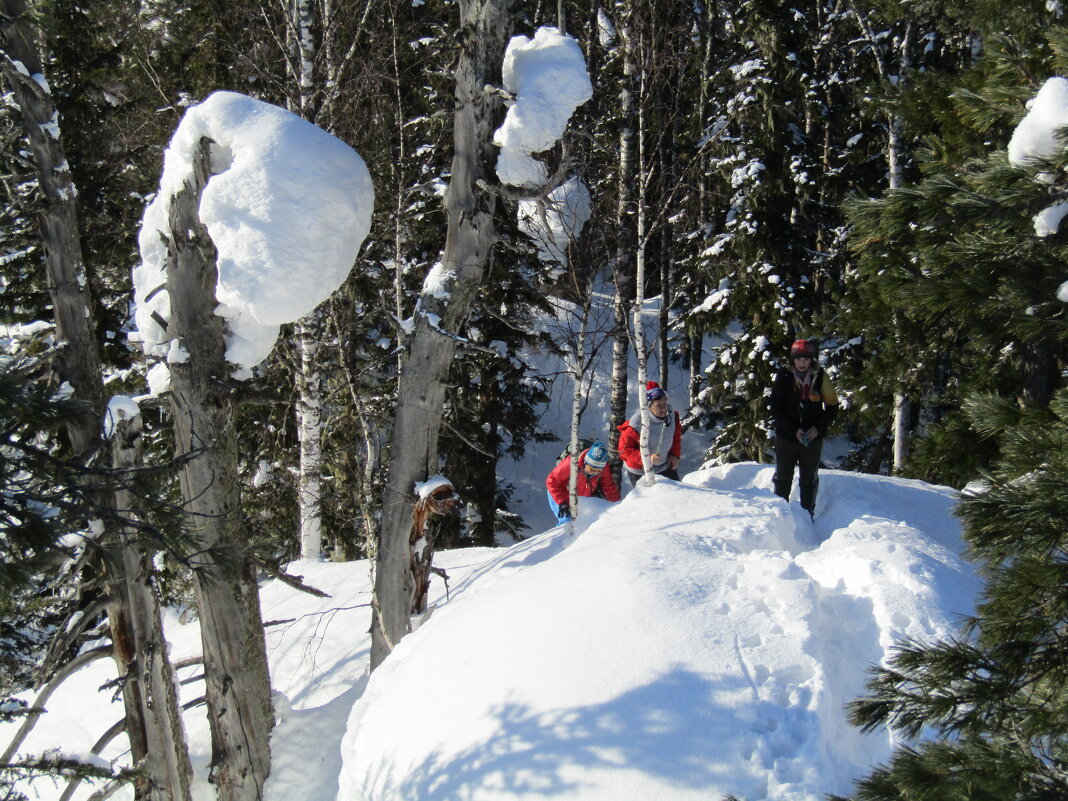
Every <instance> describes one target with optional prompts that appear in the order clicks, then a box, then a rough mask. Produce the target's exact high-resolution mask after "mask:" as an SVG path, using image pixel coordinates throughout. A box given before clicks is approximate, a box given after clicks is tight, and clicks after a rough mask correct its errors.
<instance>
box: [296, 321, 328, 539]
mask: <svg viewBox="0 0 1068 801" xmlns="http://www.w3.org/2000/svg"><path fill="white" fill-rule="evenodd" d="M298 329H299V333H298V336H299V339H300V376H299V379H298V382H297V386H298V387H299V388H300V398H299V399H298V401H297V431H298V435H299V438H300V478H299V482H298V486H297V503H298V506H299V509H300V558H301V559H306V560H317V559H319V558H320V557H321V556H322V540H323V526H322V521H323V504H322V473H323V452H322V439H323V437H322V402H323V380H322V374H321V373H320V372H319V353H320V346H319V338H320V336H321V334H322V325H321V320H320V319H319V316H318V312H312V313H311V314H309V315H308V316H307V317H305V318H304V319H303V320H301V321H300V324H299V326H298Z"/></svg>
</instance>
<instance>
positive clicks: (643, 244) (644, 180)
mask: <svg viewBox="0 0 1068 801" xmlns="http://www.w3.org/2000/svg"><path fill="white" fill-rule="evenodd" d="M641 80H643V78H641V77H640V78H639V81H641ZM639 94H642V93H641V92H640V93H639ZM644 107H645V104H644V103H642V102H639V103H638V137H637V140H638V203H637V214H636V217H637V231H636V234H637V236H636V238H637V243H638V246H637V249H636V251H635V254H634V358H635V361H637V363H638V401H639V403H640V404H641V407H640V408H641V415H642V430H641V434H640V436H639V437H638V444H639V447H640V449H641V454H642V470H643V471H644V473H645V476H644V480H645V483H646V484H648V485H650V486H651V485H653V484H655V483H656V474H655V473H654V472H653V463H652V460H651V459H650V458H649V402H648V401H647V400H646V399H645V382H646V381H647V380H648V375H649V370H648V366H649V353H648V347H647V345H646V343H645V323H644V321H643V319H642V316H643V315H642V312H643V311H644V306H645V251H646V248H647V245H648V242H649V235H648V232H647V230H646V228H647V223H646V220H647V215H646V207H645V201H646V197H645V194H646V187H647V185H648V182H649V174H648V170H647V169H646V159H645V128H644V119H645V117H644V111H643V109H644Z"/></svg>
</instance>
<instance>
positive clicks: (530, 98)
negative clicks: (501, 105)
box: [493, 26, 593, 188]
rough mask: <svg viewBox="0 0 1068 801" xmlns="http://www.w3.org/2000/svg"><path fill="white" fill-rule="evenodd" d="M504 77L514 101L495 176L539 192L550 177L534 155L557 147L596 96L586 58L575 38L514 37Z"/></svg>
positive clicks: (547, 33)
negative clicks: (575, 115)
mask: <svg viewBox="0 0 1068 801" xmlns="http://www.w3.org/2000/svg"><path fill="white" fill-rule="evenodd" d="M502 77H503V80H504V88H505V89H507V90H508V91H509V92H511V93H512V94H513V95H515V100H514V101H513V102H512V104H511V106H510V107H509V109H508V113H507V115H506V116H505V118H504V124H503V125H501V127H500V128H498V129H497V131H496V132H495V133H494V135H493V144H495V145H497V146H498V147H500V149H501V155H500V157H499V158H498V159H497V177H499V178H500V179H501V183H504V184H509V185H511V186H518V187H525V188H537V187H540V186H542V185H543V184H544V183H545V181H546V179H547V178H548V175H547V172H546V168H545V164H543V163H542V162H540V161H538V160H537V159H535V158H533V154H534V153H541V152H544V151H546V150H548V149H549V148H551V147H552V146H553V145H555V144H556V143H557V142H558V141H559V140H560V137H562V136H563V135H564V128H565V127H567V122H568V120H569V119H571V115H572V114H573V113H574V112H575V109H577V108H578V107H579V106H581V105H582V104H583V103H585V102H586V101H587V100H589V99H590V98H591V97H593V85H592V84H591V83H590V75H589V73H588V72H587V71H586V59H585V57H584V56H583V55H582V50H581V49H579V46H578V42H576V41H575V40H574V39H573V38H571V37H570V36H567V35H566V34H562V33H560V31H558V30H557V29H556V28H553V27H548V26H546V27H541V28H538V30H537V31H536V32H535V34H534V38H533V39H530V38H528V37H526V36H513V37H512V40H511V41H510V42H509V43H508V49H507V50H506V51H505V54H504V65H503V67H502Z"/></svg>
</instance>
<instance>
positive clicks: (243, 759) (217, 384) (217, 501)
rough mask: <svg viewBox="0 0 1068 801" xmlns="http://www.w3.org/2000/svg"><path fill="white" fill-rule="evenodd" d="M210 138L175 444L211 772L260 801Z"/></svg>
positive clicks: (263, 690) (195, 230)
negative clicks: (209, 219)
mask: <svg viewBox="0 0 1068 801" xmlns="http://www.w3.org/2000/svg"><path fill="white" fill-rule="evenodd" d="M209 146H210V140H208V139H206V138H204V139H202V140H201V143H200V147H199V148H198V151H197V154H196V157H195V158H194V164H193V177H192V182H188V181H187V182H186V183H185V186H184V188H183V189H182V190H181V191H180V192H178V193H177V194H176V195H174V197H173V198H172V199H171V205H170V218H169V220H168V225H169V228H170V236H169V237H167V291H168V293H169V294H170V298H171V319H170V324H169V325H170V327H169V329H168V333H169V334H170V335H171V336H172V337H174V338H176V339H178V340H179V341H180V342H181V343H182V345H183V347H184V349H185V352H186V353H188V354H189V358H188V359H187V360H186V361H184V362H182V363H180V364H172V365H171V366H170V367H171V409H172V412H173V415H174V435H175V451H176V454H177V457H178V459H179V460H180V461H181V462H182V470H181V486H182V497H183V500H184V507H183V509H184V512H185V515H186V518H187V521H188V525H189V528H190V530H191V532H192V534H193V536H194V538H195V539H196V541H197V544H198V547H199V555H198V556H197V557H196V559H197V561H198V566H197V567H196V569H195V571H194V579H195V585H196V596H197V606H198V609H199V611H200V623H201V639H202V643H203V648H204V666H205V691H206V696H207V702H208V719H209V722H210V724H211V730H212V736H211V744H212V759H211V775H210V779H211V781H212V782H213V783H214V784H216V785H217V786H218V789H219V799H220V801H258V800H259V799H261V798H262V797H263V785H264V782H265V781H266V779H267V774H268V773H269V772H270V748H269V742H270V734H271V728H272V726H273V722H274V720H273V715H272V710H271V689H270V680H269V677H268V671H267V653H266V645H265V643H264V637H263V625H262V622H261V618H260V602H259V594H258V590H257V586H256V575H255V570H254V567H253V562H252V560H251V559H250V558H249V555H248V553H247V545H248V533H247V531H246V528H245V523H244V520H243V518H242V513H241V491H240V485H239V483H238V459H237V436H236V432H235V427H234V409H233V407H234V403H235V399H234V397H233V392H232V390H231V388H230V387H229V385H228V383H227V377H228V375H229V372H228V369H227V364H226V343H225V338H224V333H225V332H224V323H223V319H222V318H221V317H219V316H217V315H216V314H215V307H216V306H217V305H218V304H217V301H216V298H215V285H216V282H217V277H218V268H217V265H216V257H217V254H216V251H215V247H214V245H213V244H212V241H211V238H210V237H209V235H208V232H207V229H206V228H205V227H204V225H203V224H202V223H201V221H200V218H199V215H198V208H199V205H200V195H201V193H202V192H203V189H204V186H205V184H206V183H207V181H208V178H209V177H210V169H209V166H208V165H209V163H210V161H209V155H208V149H209Z"/></svg>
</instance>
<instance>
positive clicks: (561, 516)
mask: <svg viewBox="0 0 1068 801" xmlns="http://www.w3.org/2000/svg"><path fill="white" fill-rule="evenodd" d="M607 464H608V448H606V447H605V446H604V445H602V444H601V443H600V442H595V443H593V444H592V445H591V446H590V447H588V448H587V449H586V450H584V451H583V452H582V453H580V454H579V459H578V476H577V479H576V482H575V494H576V495H577V496H578V497H580V498H604V499H605V500H606V501H618V500H619V487H617V486H616V482H615V481H613V480H612V473H611V472H609V471H608V470H605V469H604V468H605V465H607ZM570 483H571V457H570V456H567V457H565V458H564V459H561V460H560V463H559V464H558V465H557V466H556V467H554V468H553V469H552V472H550V473H549V477H548V478H546V479H545V489H546V491H547V492H548V493H549V508H550V509H552V510H553V514H554V515H556V519H557V520H558V521H559V522H561V523H565V522H567V521H568V520H570V519H571V518H572V516H573V515H572V511H571V506H570V503H569V502H570V500H571V492H570V489H569V486H568V485H569V484H570Z"/></svg>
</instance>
